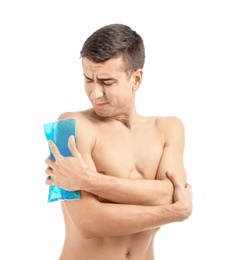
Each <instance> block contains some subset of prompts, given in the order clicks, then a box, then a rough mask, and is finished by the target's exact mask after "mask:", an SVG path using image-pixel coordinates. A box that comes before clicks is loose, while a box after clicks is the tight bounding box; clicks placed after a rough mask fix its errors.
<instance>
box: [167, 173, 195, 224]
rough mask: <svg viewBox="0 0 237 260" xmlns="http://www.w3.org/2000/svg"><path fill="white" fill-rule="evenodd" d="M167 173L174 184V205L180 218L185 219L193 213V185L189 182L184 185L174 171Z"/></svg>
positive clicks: (180, 219)
mask: <svg viewBox="0 0 237 260" xmlns="http://www.w3.org/2000/svg"><path fill="white" fill-rule="evenodd" d="M166 175H167V177H168V178H169V179H170V181H171V182H172V183H173V185H174V193H173V201H174V204H173V205H174V207H175V210H177V212H176V213H177V214H178V215H179V216H178V220H179V221H183V220H185V219H187V218H188V217H189V216H190V215H191V214H192V209H193V203H192V197H193V193H192V187H191V185H190V184H188V183H187V184H186V185H185V186H184V185H183V184H182V183H181V182H180V181H179V180H178V178H177V177H176V175H175V174H173V173H166Z"/></svg>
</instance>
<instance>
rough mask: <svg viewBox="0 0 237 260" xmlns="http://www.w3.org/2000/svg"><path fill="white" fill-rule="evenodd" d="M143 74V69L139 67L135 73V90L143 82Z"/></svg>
mask: <svg viewBox="0 0 237 260" xmlns="http://www.w3.org/2000/svg"><path fill="white" fill-rule="evenodd" d="M142 75H143V70H142V69H138V70H136V71H135V72H134V73H133V90H134V91H136V90H138V89H139V87H140V85H141V83H142Z"/></svg>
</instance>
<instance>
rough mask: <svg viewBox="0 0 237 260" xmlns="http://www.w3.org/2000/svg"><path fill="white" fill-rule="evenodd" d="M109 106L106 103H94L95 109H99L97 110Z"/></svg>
mask: <svg viewBox="0 0 237 260" xmlns="http://www.w3.org/2000/svg"><path fill="white" fill-rule="evenodd" d="M107 104H108V102H104V103H94V102H93V106H94V108H97V109H102V108H103V107H105V106H106V105H107Z"/></svg>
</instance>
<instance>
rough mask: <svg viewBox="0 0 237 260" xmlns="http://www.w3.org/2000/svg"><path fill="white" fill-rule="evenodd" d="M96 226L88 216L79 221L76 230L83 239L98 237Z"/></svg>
mask: <svg viewBox="0 0 237 260" xmlns="http://www.w3.org/2000/svg"><path fill="white" fill-rule="evenodd" d="M97 228H98V226H97V225H95V222H94V221H93V220H91V219H90V218H88V217H87V218H86V219H85V220H83V221H81V223H80V225H79V226H78V230H79V232H80V234H81V235H82V237H83V238H84V239H92V238H98V237H99V236H98V231H97Z"/></svg>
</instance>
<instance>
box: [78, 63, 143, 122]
mask: <svg viewBox="0 0 237 260" xmlns="http://www.w3.org/2000/svg"><path fill="white" fill-rule="evenodd" d="M82 67H83V73H84V77H85V91H86V93H87V95H88V98H89V99H90V101H91V103H92V105H93V108H94V111H95V112H96V114H98V115H99V116H102V117H113V116H115V117H116V116H120V115H124V114H127V113H129V111H130V109H131V108H133V107H134V97H135V90H136V89H137V87H136V86H137V84H136V81H137V77H136V76H135V74H136V72H134V74H132V75H131V76H130V77H129V76H128V74H127V73H126V72H125V71H124V70H123V63H122V60H121V58H113V59H110V60H108V61H106V62H103V63H93V62H91V61H90V60H89V59H87V58H83V59H82ZM140 76H141V73H140Z"/></svg>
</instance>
